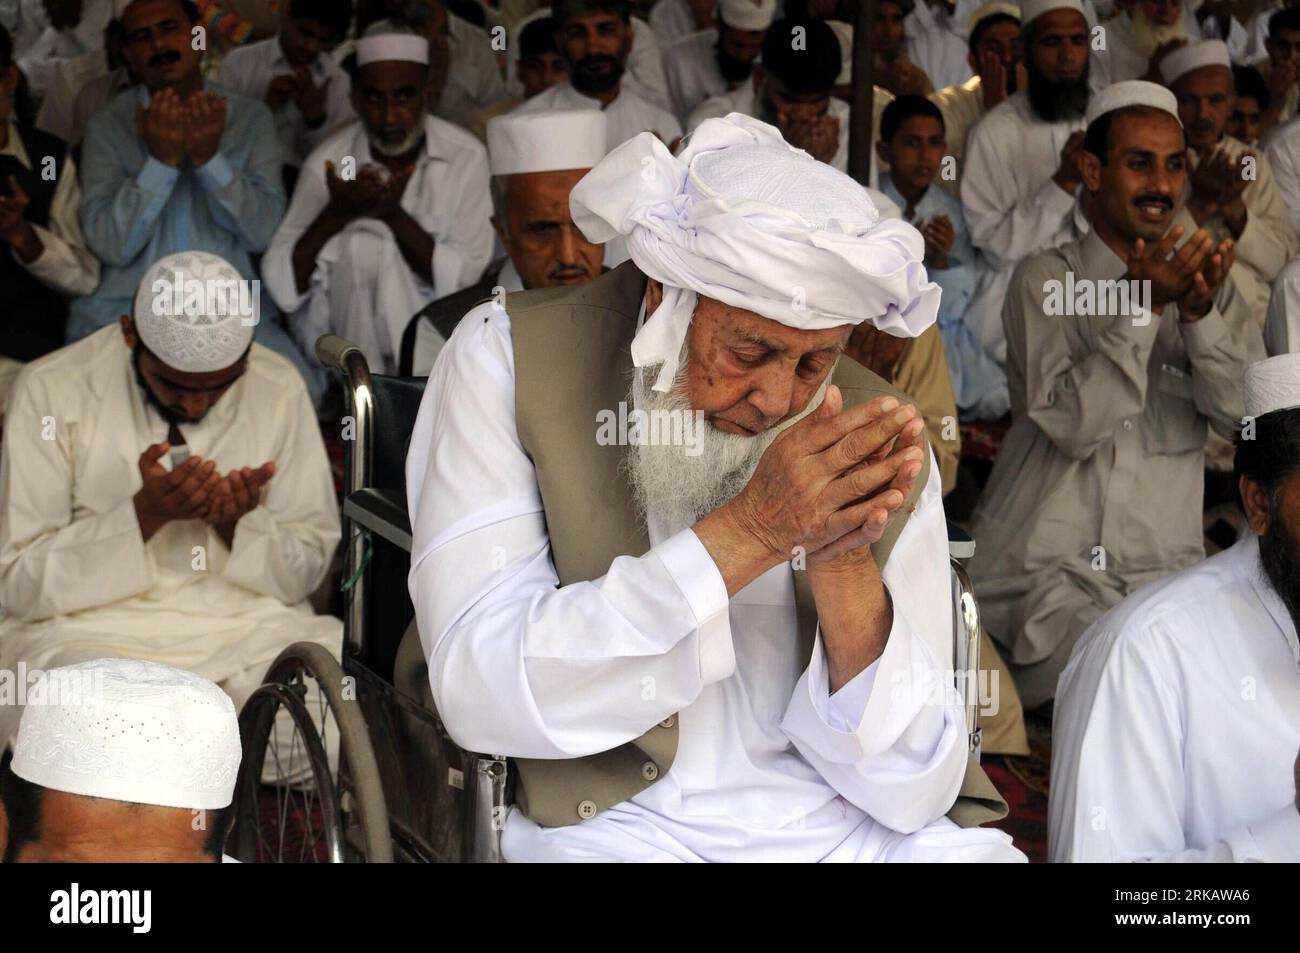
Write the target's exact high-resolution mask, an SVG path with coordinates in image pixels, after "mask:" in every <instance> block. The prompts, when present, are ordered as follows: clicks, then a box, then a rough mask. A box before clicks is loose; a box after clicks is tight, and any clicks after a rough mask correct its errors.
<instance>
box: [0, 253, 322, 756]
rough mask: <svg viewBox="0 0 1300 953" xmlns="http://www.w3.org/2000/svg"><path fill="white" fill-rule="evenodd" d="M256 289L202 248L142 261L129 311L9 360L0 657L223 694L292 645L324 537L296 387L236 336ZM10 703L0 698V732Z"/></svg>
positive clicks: (1, 466) (318, 456) (313, 451)
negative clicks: (170, 669)
mask: <svg viewBox="0 0 1300 953" xmlns="http://www.w3.org/2000/svg"><path fill="white" fill-rule="evenodd" d="M256 301H257V296H256V294H255V293H254V292H253V291H252V290H251V289H249V288H248V286H247V283H245V282H243V281H242V279H241V278H240V275H239V273H238V271H237V270H236V269H235V268H234V266H233V265H231V264H230V263H229V262H225V261H223V260H221V259H219V258H217V257H216V256H215V255H210V254H208V253H206V252H188V253H181V254H178V255H172V256H169V257H167V258H164V259H162V260H161V261H159V262H156V263H155V264H154V266H153V267H152V268H150V269H149V270H148V271H147V272H146V273H145V277H144V280H143V281H142V282H141V284H140V287H139V289H138V291H137V293H136V299H135V307H134V311H133V313H132V314H131V315H123V316H122V318H121V320H120V322H119V325H118V326H113V327H108V328H103V329H101V330H100V331H97V332H96V333H95V334H93V335H91V336H90V337H88V338H85V339H84V340H82V341H79V342H77V343H76V344H73V345H69V346H68V347H65V348H63V349H61V350H58V351H55V352H54V353H53V354H50V355H47V356H46V357H43V358H41V359H39V360H37V361H34V362H32V363H31V364H28V365H27V366H26V367H25V368H24V369H23V371H22V373H21V375H20V376H19V378H18V381H17V383H16V384H15V386H14V391H13V395H12V397H11V402H10V408H9V414H8V415H7V416H6V419H5V433H4V441H3V446H2V448H0V602H2V603H3V605H4V607H5V617H4V619H3V621H0V668H3V669H8V670H11V671H13V670H16V666H17V665H18V664H19V663H20V662H23V663H25V664H26V666H27V668H28V669H32V668H47V667H50V666H55V665H61V664H67V663H70V662H76V661H81V660H84V659H86V658H98V657H102V656H130V657H135V658H148V659H153V660H155V661H159V662H163V663H165V664H169V665H174V666H176V667H179V668H185V669H188V670H190V671H193V672H195V673H197V674H199V675H202V676H203V677H204V678H208V679H210V680H212V681H214V682H216V683H218V684H219V685H221V687H222V688H224V689H225V690H226V691H227V692H228V693H229V694H230V695H231V697H232V698H234V699H235V701H236V703H237V704H242V702H243V700H244V699H245V698H246V697H247V696H248V695H249V694H250V693H251V692H252V691H253V689H255V688H256V687H257V685H258V684H260V682H261V678H262V675H263V674H264V672H265V670H266V666H267V665H268V664H269V663H270V662H271V661H272V660H273V659H274V658H275V657H276V655H278V654H279V652H280V651H281V650H282V649H284V648H285V647H286V646H288V645H290V644H291V643H293V642H298V641H309V642H316V643H318V644H321V645H324V646H326V647H327V648H330V649H331V650H332V651H335V652H337V651H339V649H340V647H341V642H342V625H341V623H340V622H339V621H338V620H337V619H335V618H333V617H331V616H317V615H314V614H313V612H312V610H311V607H310V605H309V604H308V602H307V597H308V595H309V594H310V593H312V592H313V591H314V590H315V589H316V587H317V586H318V585H319V584H320V582H321V580H322V579H323V578H324V576H325V574H326V572H327V570H328V569H329V564H330V560H331V558H332V556H333V554H334V549H335V547H336V546H337V545H338V541H339V535H340V533H339V518H338V509H337V504H336V502H335V498H334V485H333V480H332V479H331V476H330V469H329V462H328V460H327V459H326V456H325V448H324V445H323V444H322V442H321V437H320V429H319V427H318V426H317V424H316V418H315V413H314V411H313V409H312V406H311V402H310V399H309V398H308V396H307V391H306V389H305V387H304V385H303V383H302V379H301V378H300V377H299V376H298V375H297V374H294V373H292V372H291V371H290V365H289V364H288V363H287V362H286V361H285V360H284V359H283V358H281V357H279V356H278V355H276V354H274V353H273V352H271V351H269V350H268V349H266V348H264V347H262V346H261V345H259V344H256V343H255V342H254V341H253V323H254V321H255V320H256V309H255V307H254V304H255V302H256ZM17 717H18V709H17V708H15V707H14V706H11V705H6V706H0V743H3V742H5V741H7V740H8V739H9V738H10V737H11V735H12V732H13V729H14V727H15V725H16V719H17Z"/></svg>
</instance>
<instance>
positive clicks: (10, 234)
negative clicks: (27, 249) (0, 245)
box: [0, 175, 31, 245]
mask: <svg viewBox="0 0 1300 953" xmlns="http://www.w3.org/2000/svg"><path fill="white" fill-rule="evenodd" d="M30 201H31V200H30V199H28V198H27V193H26V192H24V191H23V187H22V186H21V185H19V184H18V179H17V178H16V177H14V176H12V175H11V176H9V194H8V195H0V240H3V241H5V242H8V243H9V244H10V245H15V244H17V243H18V242H19V240H20V239H21V237H22V234H23V232H24V227H23V226H24V225H25V224H26V221H25V219H24V218H23V216H24V215H25V214H26V212H27V206H28V204H29V203H30Z"/></svg>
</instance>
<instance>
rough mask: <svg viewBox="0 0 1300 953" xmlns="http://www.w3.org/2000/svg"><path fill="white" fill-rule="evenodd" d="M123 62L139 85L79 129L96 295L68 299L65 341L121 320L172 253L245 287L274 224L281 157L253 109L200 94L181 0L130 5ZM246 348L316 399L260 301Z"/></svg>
mask: <svg viewBox="0 0 1300 953" xmlns="http://www.w3.org/2000/svg"><path fill="white" fill-rule="evenodd" d="M121 19H122V25H123V29H124V32H125V36H126V47H125V51H124V53H125V56H126V59H127V62H128V64H129V65H130V66H131V69H132V70H133V72H134V75H135V76H136V77H138V78H139V81H140V85H138V86H135V87H132V88H131V89H128V90H126V91H125V92H123V93H121V94H120V95H119V96H117V97H116V98H115V99H114V100H113V101H112V102H111V103H109V105H108V106H107V107H105V108H104V109H103V110H102V111H101V112H99V113H97V114H96V115H95V116H94V117H93V118H92V119H91V121H90V123H89V126H88V127H87V130H86V138H85V143H84V145H83V149H82V154H83V157H84V162H83V169H82V180H83V187H82V192H83V200H82V204H81V226H82V229H83V230H84V232H85V235H86V242H87V244H88V245H89V246H90V248H91V249H92V250H93V251H94V252H95V254H96V255H98V256H99V258H100V260H101V261H102V262H103V263H104V268H103V277H102V280H101V282H100V285H99V289H98V290H97V291H96V292H95V293H94V294H93V295H91V296H89V297H86V298H82V299H80V300H78V301H76V302H74V304H73V306H72V309H71V314H70V317H69V320H68V332H67V336H68V340H69V341H74V340H77V339H79V338H82V337H85V336H86V335H88V334H90V333H92V332H94V331H96V330H98V329H99V328H102V327H104V326H105V325H107V324H111V323H113V322H115V321H117V320H118V318H119V317H120V316H121V315H123V314H127V313H129V312H130V311H131V303H132V300H133V298H134V295H135V290H136V287H137V285H138V284H139V282H140V278H141V276H142V275H143V274H144V271H145V269H146V268H147V267H148V265H149V264H150V263H152V262H154V261H157V260H158V259H159V258H161V257H163V256H166V255H168V254H171V253H173V252H178V251H206V252H211V253H213V254H215V255H219V256H220V257H222V258H224V259H226V260H227V261H229V262H230V263H231V264H233V265H234V266H235V267H236V268H237V269H239V272H240V274H241V275H242V276H243V277H245V278H248V279H255V278H257V270H256V269H255V268H254V266H253V257H252V256H254V255H256V254H259V253H260V252H262V251H263V250H264V249H265V248H266V245H267V243H268V242H269V241H270V240H271V235H272V234H273V233H274V232H275V228H276V225H277V224H279V221H280V219H281V217H282V216H283V215H284V210H285V205H286V200H285V194H284V189H283V186H282V185H281V178H280V175H281V169H280V167H281V163H282V157H281V149H280V143H279V139H278V137H277V135H276V130H275V123H274V121H273V120H272V118H271V114H270V112H269V111H268V110H267V108H266V107H265V106H264V105H263V104H262V103H260V102H257V101H255V100H251V99H247V98H245V97H243V96H240V95H238V94H235V93H230V92H225V91H223V90H220V88H219V87H214V86H211V85H207V86H205V85H204V83H203V78H202V73H201V65H202V51H201V50H195V49H194V46H193V42H192V31H193V29H194V26H195V25H196V22H197V10H196V9H195V8H194V6H193V4H192V3H190V2H188V0H133V2H132V3H130V5H129V6H127V8H126V10H125V12H124V13H123V14H122V18H121ZM260 304H261V311H260V313H259V317H258V324H257V330H256V335H255V336H256V339H257V340H258V341H259V342H260V343H262V344H263V345H265V346H267V347H269V348H271V349H272V350H274V351H276V352H278V353H280V354H281V355H283V356H285V357H287V358H289V359H290V360H291V361H293V363H294V364H295V365H296V366H297V367H298V368H299V369H300V370H301V371H302V373H303V377H304V378H305V379H306V381H307V385H308V389H309V391H310V392H311V395H312V398H313V399H314V400H317V401H318V400H319V397H320V392H321V390H322V389H323V383H324V374H323V371H322V370H321V369H320V368H319V367H316V366H314V362H310V361H309V360H308V359H307V358H306V357H305V356H304V355H303V353H302V352H301V351H300V350H299V349H298V347H297V346H296V345H295V344H294V342H293V340H292V338H290V337H289V335H288V334H287V333H286V332H285V330H284V328H283V326H282V325H281V323H280V320H279V312H278V311H277V310H276V308H275V305H274V304H273V303H272V301H271V299H270V297H269V296H268V295H266V294H265V293H263V294H262V295H261V297H260Z"/></svg>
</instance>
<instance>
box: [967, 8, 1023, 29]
mask: <svg viewBox="0 0 1300 953" xmlns="http://www.w3.org/2000/svg"><path fill="white" fill-rule="evenodd" d="M992 16H1004V17H1015V18H1016V19H1017V20H1019V19H1020V8H1019V7H1018V6H1016V5H1015V4H1014V3H1003V2H1002V0H995V2H993V3H986V4H984V6H982V7H980V8H979V9H978V10H976V11H975V12H974V13H972V14H971V15H970V24H969V32H970V33H974V32H975V28H976V27H977V26H979V25H980V21H982V20H986V19H988V18H989V17H992Z"/></svg>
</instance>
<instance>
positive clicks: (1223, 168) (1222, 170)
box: [1191, 147, 1232, 214]
mask: <svg viewBox="0 0 1300 953" xmlns="http://www.w3.org/2000/svg"><path fill="white" fill-rule="evenodd" d="M1231 179H1232V163H1231V159H1230V158H1229V156H1228V151H1227V150H1226V149H1224V148H1221V147H1220V148H1216V149H1214V151H1212V152H1211V153H1210V154H1209V155H1207V156H1204V157H1203V158H1202V159H1201V161H1200V162H1198V163H1197V164H1196V168H1195V169H1193V170H1192V174H1191V187H1192V194H1191V199H1192V200H1193V201H1195V202H1197V203H1198V204H1200V205H1202V206H1204V207H1205V208H1206V210H1207V211H1209V212H1210V213H1211V214H1213V212H1214V211H1217V209H1218V206H1219V203H1220V201H1221V200H1222V197H1223V194H1224V190H1225V189H1226V188H1228V187H1230V185H1231Z"/></svg>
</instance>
